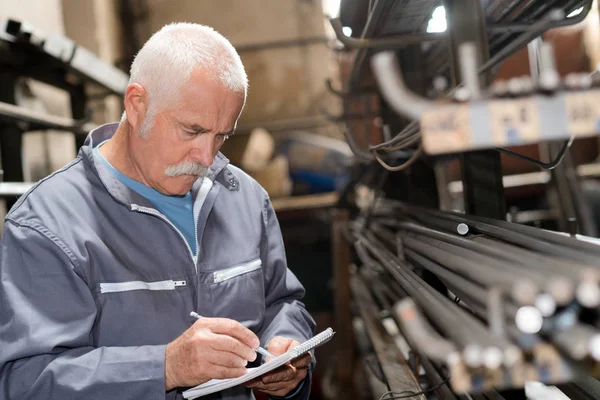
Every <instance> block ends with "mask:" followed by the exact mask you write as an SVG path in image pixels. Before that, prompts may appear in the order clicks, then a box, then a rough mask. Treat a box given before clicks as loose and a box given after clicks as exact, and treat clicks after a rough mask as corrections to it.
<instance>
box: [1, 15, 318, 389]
mask: <svg viewBox="0 0 600 400" xmlns="http://www.w3.org/2000/svg"><path fill="white" fill-rule="evenodd" d="M247 85H248V82H247V77H246V73H245V71H244V67H243V65H242V62H241V60H240V58H239V56H238V54H237V53H236V51H235V49H234V48H233V46H232V45H231V44H230V43H229V42H228V41H227V39H225V38H224V37H223V36H221V35H220V34H218V33H217V32H215V31H214V30H212V29H211V28H209V27H206V26H202V25H197V24H172V25H168V26H166V27H164V28H163V29H162V30H160V31H159V32H157V33H156V34H154V35H153V36H152V38H150V40H149V41H148V42H147V43H146V44H145V45H144V47H143V48H142V49H141V50H140V52H139V53H138V54H137V56H136V58H135V60H134V62H133V64H132V66H131V79H130V83H129V86H128V87H127V91H126V94H125V97H124V106H125V114H124V117H123V119H122V120H121V122H120V123H119V124H108V125H104V126H101V127H99V128H97V129H95V130H94V131H92V132H91V133H90V135H89V137H88V138H87V141H86V143H85V145H84V146H83V147H82V149H81V150H80V152H79V155H78V156H77V158H76V159H75V160H74V161H73V162H71V163H70V164H68V165H67V166H65V167H64V168H62V169H61V170H60V171H58V172H56V173H54V174H52V175H51V176H49V177H48V178H46V179H44V180H42V181H41V182H39V183H38V184H37V185H36V186H35V187H34V188H33V189H32V190H31V191H29V192H28V193H27V194H25V195H23V196H22V197H21V198H20V199H19V201H18V202H17V203H16V204H15V206H14V207H13V208H12V210H11V211H10V212H9V214H8V215H7V217H6V219H5V228H4V232H3V235H2V241H1V254H0V398H2V399H19V400H21V399H75V398H81V399H164V398H168V399H175V398H181V397H182V396H181V392H182V390H183V389H184V388H187V387H190V386H194V385H197V384H200V383H203V382H205V381H207V380H209V379H212V378H233V377H237V376H240V375H242V374H243V373H244V372H245V366H246V365H247V364H248V363H249V362H252V361H255V359H256V357H257V356H256V352H255V350H254V349H255V348H256V347H257V346H258V345H259V342H260V343H261V344H262V345H263V346H266V347H267V348H268V350H269V351H271V352H272V353H274V354H276V355H277V354H281V353H283V352H284V351H286V350H287V349H290V348H292V347H293V346H295V345H297V344H298V343H299V342H301V341H304V340H306V339H307V338H309V337H311V336H312V333H313V329H314V322H313V320H312V319H311V317H310V315H309V314H308V313H307V311H306V310H305V308H304V305H303V304H302V303H301V301H300V300H301V298H302V297H303V295H304V288H303V287H302V285H301V284H300V282H299V281H298V280H297V279H296V277H295V276H294V274H293V273H292V272H291V271H290V270H289V269H288V268H287V265H286V259H285V253H284V247H283V241H282V237H281V232H280V230H279V225H278V222H277V218H276V216H275V213H274V210H273V208H272V206H271V203H270V201H269V198H268V196H267V194H266V192H265V191H264V190H263V188H261V187H260V185H259V184H258V183H257V182H255V181H254V180H253V179H252V178H250V177H249V176H248V175H246V174H245V173H244V172H242V171H241V170H240V169H238V168H236V167H234V166H232V165H229V164H228V160H227V159H226V158H225V157H224V156H223V155H222V154H221V153H219V149H220V148H221V146H222V144H223V142H224V141H225V139H227V137H228V136H229V135H232V134H233V132H234V130H235V127H236V123H237V120H238V118H239V115H240V113H241V112H242V109H243V107H244V104H245V101H246V93H247ZM191 311H196V312H197V313H198V314H200V315H202V318H200V319H199V320H193V319H192V318H191V317H190V316H189V314H190V312H191ZM310 364H311V356H310V355H306V356H305V357H302V358H300V359H298V360H296V361H295V362H293V363H292V364H289V365H286V366H285V367H284V368H282V369H279V370H277V371H274V372H272V373H270V374H269V375H266V376H264V377H263V378H262V379H257V380H255V381H253V382H250V383H249V384H248V385H247V386H248V387H243V386H240V387H236V388H232V389H230V390H227V391H223V392H221V393H218V394H216V395H215V396H214V397H212V398H223V399H231V400H234V399H235V400H238V399H239V400H242V399H251V398H253V394H252V391H251V389H250V388H249V387H252V388H256V389H258V390H261V391H264V392H266V393H267V394H269V395H270V396H271V397H285V398H293V399H306V398H308V394H309V391H310V372H309V367H310Z"/></svg>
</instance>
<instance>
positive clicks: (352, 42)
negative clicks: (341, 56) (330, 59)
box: [329, 18, 445, 50]
mask: <svg viewBox="0 0 600 400" xmlns="http://www.w3.org/2000/svg"><path fill="white" fill-rule="evenodd" d="M329 22H330V23H331V27H332V28H333V31H334V32H335V36H336V37H337V39H338V40H339V41H340V42H342V43H343V44H344V46H345V47H347V48H349V49H379V50H393V49H399V48H402V47H405V46H408V45H411V44H418V43H423V42H429V41H434V40H439V39H442V38H443V37H444V36H445V35H444V34H443V33H414V34H405V35H401V36H397V37H391V38H384V39H366V38H360V39H357V38H352V37H348V36H346V35H345V34H344V30H343V26H342V23H341V21H340V19H339V18H330V19H329Z"/></svg>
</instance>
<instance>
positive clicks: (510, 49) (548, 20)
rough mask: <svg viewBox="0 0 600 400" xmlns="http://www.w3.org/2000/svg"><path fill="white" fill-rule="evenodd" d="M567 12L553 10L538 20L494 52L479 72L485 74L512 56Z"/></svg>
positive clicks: (562, 17)
mask: <svg viewBox="0 0 600 400" xmlns="http://www.w3.org/2000/svg"><path fill="white" fill-rule="evenodd" d="M564 17H565V13H564V11H562V10H552V11H550V12H549V13H548V14H547V15H546V17H545V18H543V19H542V20H541V21H539V22H536V23H535V24H533V25H532V26H531V29H530V31H528V32H525V33H523V34H522V35H521V36H519V37H518V38H516V39H515V40H513V41H511V42H510V44H508V45H507V46H506V47H504V48H502V50H500V51H498V52H497V53H496V54H494V55H493V56H492V57H490V59H489V60H488V61H487V62H486V63H485V64H483V65H482V66H481V67H480V68H479V73H480V74H483V73H485V72H487V71H489V70H490V69H492V68H493V67H495V66H496V65H497V64H498V63H499V62H500V61H502V60H504V59H505V58H506V57H508V56H510V55H511V54H513V53H514V52H516V51H517V50H518V49H520V48H521V47H522V46H524V45H525V44H527V43H529V42H530V41H531V40H533V39H534V38H536V37H537V36H539V35H540V34H542V33H543V32H544V31H546V30H548V29H549V28H551V27H552V26H553V24H554V23H556V22H557V21H560V20H562V19H564Z"/></svg>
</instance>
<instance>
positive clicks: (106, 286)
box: [100, 279, 186, 293]
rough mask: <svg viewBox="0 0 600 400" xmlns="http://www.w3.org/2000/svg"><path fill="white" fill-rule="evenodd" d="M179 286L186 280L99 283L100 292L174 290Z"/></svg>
mask: <svg viewBox="0 0 600 400" xmlns="http://www.w3.org/2000/svg"><path fill="white" fill-rule="evenodd" d="M180 286H186V281H174V280H171V279H170V280H166V281H158V282H144V281H129V282H111V283H101V284H100V293H115V292H129V291H132V290H175V288H177V287H180Z"/></svg>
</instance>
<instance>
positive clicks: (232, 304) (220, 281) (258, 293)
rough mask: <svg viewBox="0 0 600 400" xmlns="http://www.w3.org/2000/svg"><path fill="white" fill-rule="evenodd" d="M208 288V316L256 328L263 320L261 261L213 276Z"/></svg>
mask: <svg viewBox="0 0 600 400" xmlns="http://www.w3.org/2000/svg"><path fill="white" fill-rule="evenodd" d="M212 274H213V283H212V284H210V285H209V287H210V299H211V308H212V310H211V311H212V313H213V315H214V316H215V317H222V318H231V319H234V320H236V321H238V322H240V323H242V324H243V325H244V326H246V327H248V328H258V327H260V326H261V325H262V321H263V319H264V317H265V283H264V276H263V270H262V261H261V260H260V259H255V260H252V261H248V262H245V263H242V264H238V265H235V266H233V267H227V268H224V269H221V270H218V271H214V272H213V273H212Z"/></svg>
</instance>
